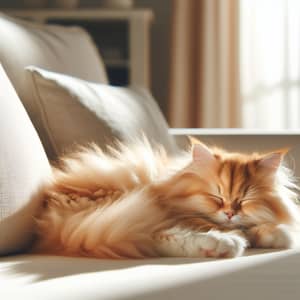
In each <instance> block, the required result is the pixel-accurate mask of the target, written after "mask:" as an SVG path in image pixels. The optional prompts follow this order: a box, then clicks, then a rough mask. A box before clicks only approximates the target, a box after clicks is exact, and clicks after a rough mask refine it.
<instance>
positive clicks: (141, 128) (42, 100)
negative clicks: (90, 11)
mask: <svg viewBox="0 0 300 300" xmlns="http://www.w3.org/2000/svg"><path fill="white" fill-rule="evenodd" d="M27 73H28V77H29V79H31V80H30V81H31V90H32V91H33V95H32V99H34V100H35V101H36V103H37V105H36V106H37V107H39V115H40V116H38V118H39V119H41V120H42V126H43V128H44V131H45V132H46V133H47V136H46V138H47V139H48V141H50V144H51V148H49V147H47V144H49V143H48V142H47V143H45V146H46V150H47V151H48V154H49V155H50V157H51V158H55V156H57V155H59V154H61V153H62V152H64V151H65V150H66V149H67V148H69V147H70V146H72V145H74V144H75V143H76V144H78V143H79V144H85V143H88V142H96V143H97V144H99V145H100V146H102V148H104V147H105V146H106V145H107V144H111V143H113V142H114V141H115V139H119V140H122V141H125V142H127V141H128V142H129V141H131V140H132V139H133V138H137V137H139V136H141V134H142V133H144V134H145V135H146V136H147V137H148V138H149V139H150V141H153V142H156V143H160V144H163V145H164V146H165V147H166V149H167V150H168V151H171V152H172V151H175V143H174V141H173V139H172V137H171V136H170V135H169V134H168V126H167V123H166V121H165V119H164V117H163V116H162V114H161V112H160V110H159V108H158V105H157V104H156V102H155V100H154V99H153V98H152V97H151V95H150V94H149V93H148V92H146V91H145V90H143V89H140V88H137V87H132V88H124V87H113V86H109V85H106V84H95V83H90V82H87V81H83V80H80V79H77V78H74V77H71V76H67V75H63V74H58V73H54V72H49V71H46V70H42V69H40V68H37V67H28V68H27ZM28 83H29V80H28Z"/></svg>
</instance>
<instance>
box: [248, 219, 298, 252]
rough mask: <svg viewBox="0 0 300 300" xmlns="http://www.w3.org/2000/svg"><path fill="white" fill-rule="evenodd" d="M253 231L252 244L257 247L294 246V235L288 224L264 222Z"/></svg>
mask: <svg viewBox="0 0 300 300" xmlns="http://www.w3.org/2000/svg"><path fill="white" fill-rule="evenodd" d="M252 231H253V233H252V236H253V237H252V241H253V242H252V244H253V246H255V247H260V248H277V249H289V248H292V247H293V244H294V241H293V236H292V233H291V231H290V229H289V227H288V226H287V225H284V224H281V225H273V224H263V225H260V226H257V227H255V228H254V229H253V230H252Z"/></svg>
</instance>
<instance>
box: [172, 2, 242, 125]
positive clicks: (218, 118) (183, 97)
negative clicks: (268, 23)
mask: <svg viewBox="0 0 300 300" xmlns="http://www.w3.org/2000/svg"><path fill="white" fill-rule="evenodd" d="M238 4H239V0H173V21H172V37H171V47H170V48H171V49H170V57H171V69H170V97H169V121H170V124H171V126H172V127H238V126H240V116H241V113H240V111H241V110H240V109H241V107H240V94H239V86H240V84H239V53H238V49H239V42H238V37H239V30H238V28H239V24H238V20H239V18H238V11H239V10H238Z"/></svg>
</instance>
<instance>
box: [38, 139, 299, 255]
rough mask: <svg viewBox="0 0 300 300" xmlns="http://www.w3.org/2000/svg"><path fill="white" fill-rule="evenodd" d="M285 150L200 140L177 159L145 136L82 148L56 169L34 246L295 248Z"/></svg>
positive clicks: (48, 249) (201, 251) (78, 249)
mask: <svg viewBox="0 0 300 300" xmlns="http://www.w3.org/2000/svg"><path fill="white" fill-rule="evenodd" d="M117 149H119V150H117ZM285 152H286V151H283V150H279V151H275V152H272V153H268V154H258V153H253V154H249V155H248V154H240V153H229V152H226V151H225V150H222V149H218V148H208V147H207V146H205V145H204V144H202V143H200V142H198V141H196V142H194V145H193V146H192V147H191V150H190V151H186V152H182V153H181V154H179V155H178V156H177V157H170V156H168V155H167V153H166V151H165V150H164V149H163V147H160V146H158V147H154V148H153V147H151V146H150V144H149V142H148V141H147V140H146V139H143V140H141V141H139V142H136V143H135V144H132V145H129V146H126V145H123V144H119V145H118V147H116V148H110V149H109V154H105V153H104V152H103V151H101V150H100V149H99V148H98V147H97V146H91V147H89V148H83V149H81V150H80V151H78V152H77V153H75V154H73V155H71V156H69V157H66V158H64V159H63V160H62V165H61V167H60V168H55V169H53V177H52V178H51V180H50V182H49V184H47V186H45V188H44V194H43V203H42V207H41V209H40V211H39V212H38V214H37V215H36V235H37V237H36V242H35V245H34V248H33V249H34V250H33V251H35V252H39V253H51V254H58V255H70V256H78V255H84V256H93V257H99V258H142V257H153V256H188V257H198V256H199V257H200V256H204V257H235V256H239V255H242V253H243V251H244V249H245V248H246V247H264V248H290V247H294V246H295V245H296V244H297V241H298V238H299V237H298V229H297V226H298V225H297V223H298V220H299V211H298V207H297V205H296V204H295V201H296V194H295V192H294V190H295V189H296V188H297V187H296V185H295V184H294V182H293V179H292V176H291V174H290V171H289V170H288V169H287V168H285V167H284V166H283V165H282V162H281V161H282V158H283V156H284V154H285Z"/></svg>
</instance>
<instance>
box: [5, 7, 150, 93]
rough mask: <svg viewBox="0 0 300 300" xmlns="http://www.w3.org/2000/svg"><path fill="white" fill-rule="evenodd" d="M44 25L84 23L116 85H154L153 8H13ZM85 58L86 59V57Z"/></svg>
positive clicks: (18, 15)
mask: <svg viewBox="0 0 300 300" xmlns="http://www.w3.org/2000/svg"><path fill="white" fill-rule="evenodd" d="M7 13H8V14H9V15H12V16H15V17H19V18H22V19H26V20H31V21H35V22H39V23H44V24H60V25H64V26H80V27H82V28H84V29H85V30H86V31H87V32H88V33H89V34H90V36H91V37H92V39H93V41H94V42H95V44H96V46H97V48H98V50H99V52H100V53H101V55H102V57H103V61H104V64H105V67H106V71H107V74H108V78H109V82H110V84H113V85H121V86H125V85H128V84H131V85H139V86H144V87H147V88H150V29H151V22H152V19H153V13H152V11H151V10H150V9H130V10H126V9H125V10H112V9H105V10H103V9H81V10H55V9H51V10H49V9H48V10H46V9H45V10H36V9H35V10H9V11H7ZM82 59H84V58H82Z"/></svg>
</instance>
